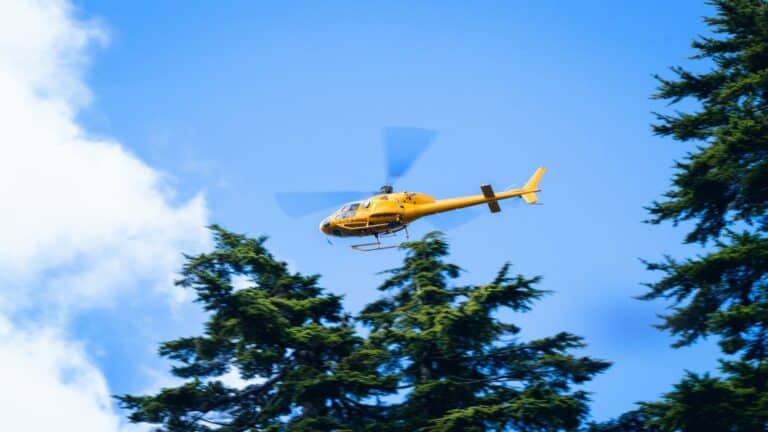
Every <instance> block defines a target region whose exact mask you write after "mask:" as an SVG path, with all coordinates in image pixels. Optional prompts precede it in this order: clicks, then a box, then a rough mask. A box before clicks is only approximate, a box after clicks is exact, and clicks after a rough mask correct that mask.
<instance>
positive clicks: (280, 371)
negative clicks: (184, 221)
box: [119, 226, 394, 432]
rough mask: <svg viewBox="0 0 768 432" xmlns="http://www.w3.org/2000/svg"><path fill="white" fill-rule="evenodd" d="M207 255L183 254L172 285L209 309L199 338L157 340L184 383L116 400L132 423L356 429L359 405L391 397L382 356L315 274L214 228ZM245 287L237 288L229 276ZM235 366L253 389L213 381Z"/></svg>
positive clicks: (178, 427)
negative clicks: (380, 363) (292, 267)
mask: <svg viewBox="0 0 768 432" xmlns="http://www.w3.org/2000/svg"><path fill="white" fill-rule="evenodd" d="M212 231H213V234H214V238H215V240H216V247H215V250H214V251H213V252H210V253H204V254H201V255H197V256H188V257H187V263H186V264H185V265H184V268H183V271H182V278H181V279H180V280H179V281H178V282H177V284H179V285H181V286H184V287H188V288H191V289H194V290H195V291H196V292H197V301H198V302H200V303H201V304H202V305H203V307H204V308H205V310H207V311H209V312H210V318H209V319H208V321H207V322H206V324H205V334H204V335H203V336H198V337H188V338H181V339H177V340H174V341H170V342H166V343H164V344H162V346H161V348H160V355H162V356H164V357H166V358H169V359H171V360H174V361H175V362H176V363H177V364H176V366H174V367H173V374H174V375H175V376H177V377H180V378H183V379H185V380H186V382H185V384H184V385H181V386H179V387H175V388H166V389H163V390H162V391H161V392H160V393H159V394H157V395H154V396H121V397H119V400H120V402H121V404H122V406H123V407H125V408H127V409H128V410H129V411H130V412H131V414H130V419H131V421H134V422H148V423H155V424H159V425H162V427H161V428H160V429H159V430H162V431H173V432H181V431H184V432H190V431H210V430H217V431H222V432H223V431H226V432H230V431H256V430H259V431H270V432H278V431H322V430H326V431H328V430H363V429H364V427H365V425H366V424H367V423H368V422H370V421H371V419H372V418H373V419H375V418H376V416H377V415H378V414H377V413H378V411H379V409H378V408H377V407H373V406H368V405H366V404H364V403H362V401H363V399H365V398H366V397H369V396H372V395H378V394H386V393H391V392H392V391H393V384H394V383H393V382H392V381H391V380H389V379H388V378H387V377H382V376H380V375H379V374H377V373H376V371H375V370H376V367H377V365H376V364H374V363H372V359H375V358H378V357H380V356H381V354H380V353H378V352H375V351H374V350H372V349H370V348H366V349H363V347H362V343H363V340H362V339H361V338H360V337H359V336H357V335H356V334H355V330H354V327H353V325H352V323H350V322H349V319H348V318H347V317H346V316H345V315H343V314H342V307H341V301H340V300H341V299H340V298H339V297H338V296H334V295H329V294H326V293H324V292H323V290H322V289H321V288H318V287H317V285H316V284H317V279H318V277H317V276H303V275H300V274H296V273H290V272H289V271H288V270H287V268H286V265H285V263H283V262H279V261H277V260H275V259H274V257H273V256H272V255H271V254H269V252H267V251H266V249H264V246H263V242H264V238H260V239H250V238H247V237H245V236H242V235H238V234H233V233H230V232H227V231H225V230H223V229H222V228H219V227H217V226H213V227H212ZM235 276H240V277H245V278H247V280H248V281H250V287H248V288H246V289H241V290H236V289H235V288H234V287H233V284H232V281H233V277H235ZM230 370H236V371H238V372H239V374H240V376H241V377H242V378H243V379H245V380H248V381H249V382H250V384H249V385H248V386H246V387H244V388H241V389H237V388H230V387H227V386H226V385H225V384H223V383H222V382H221V381H220V380H219V378H220V377H221V375H223V374H225V373H227V372H228V371H230Z"/></svg>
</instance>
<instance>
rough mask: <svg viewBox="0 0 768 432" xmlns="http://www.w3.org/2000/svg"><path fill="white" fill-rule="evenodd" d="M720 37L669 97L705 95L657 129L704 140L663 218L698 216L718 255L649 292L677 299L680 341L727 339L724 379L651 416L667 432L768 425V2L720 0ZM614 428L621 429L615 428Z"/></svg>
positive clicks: (681, 72)
mask: <svg viewBox="0 0 768 432" xmlns="http://www.w3.org/2000/svg"><path fill="white" fill-rule="evenodd" d="M711 4H712V5H713V6H714V7H715V8H716V10H717V14H716V16H715V17H712V18H707V19H706V22H707V23H708V24H709V26H710V28H711V30H712V31H713V33H714V34H715V36H714V37H701V38H699V39H698V40H696V41H695V42H694V43H693V47H694V48H695V49H696V50H697V54H696V55H695V56H694V57H693V58H694V59H699V60H705V61H706V66H707V67H709V68H710V69H709V70H708V71H706V72H703V73H697V72H691V71H688V70H685V69H683V68H679V67H678V68H673V72H674V73H675V75H676V78H675V79H663V78H659V80H660V83H661V85H660V87H659V92H658V94H657V95H656V97H657V98H659V99H666V100H669V101H670V102H671V103H673V104H674V103H677V102H679V101H681V100H689V101H692V102H694V106H696V108H695V110H694V111H693V112H676V113H675V114H674V115H661V114H659V115H657V116H658V119H659V123H658V124H656V125H655V126H654V131H655V132H656V133H657V134H659V135H662V136H671V137H672V138H674V139H676V140H680V141H688V140H694V141H698V142H699V145H698V146H697V148H696V150H695V151H693V152H690V153H688V155H687V156H686V158H685V159H684V160H683V161H682V162H678V163H677V164H676V168H677V173H676V175H675V177H674V180H673V187H672V190H670V191H669V192H667V193H666V195H665V196H666V200H664V201H661V202H655V203H653V205H652V206H651V207H650V208H649V211H650V213H651V215H652V216H653V218H652V220H651V222H653V223H660V222H663V221H671V222H673V223H675V224H676V223H678V222H681V221H690V222H692V227H693V228H692V230H691V231H690V232H689V233H688V235H687V237H686V242H688V243H700V244H702V245H707V246H708V247H707V252H706V253H704V254H703V255H701V256H697V257H695V258H692V259H686V260H682V261H679V260H674V259H672V258H670V257H666V258H665V259H664V261H662V262H659V263H649V264H648V268H649V269H651V270H656V271H661V272H663V273H664V275H665V276H664V277H663V278H662V279H661V280H660V281H659V282H657V283H653V284H650V285H649V287H650V291H649V292H648V293H647V294H645V295H644V296H643V297H642V298H643V299H645V300H652V299H657V298H664V299H669V300H672V302H673V304H674V307H673V308H672V311H671V312H670V313H669V314H667V315H665V316H663V317H662V318H663V320H664V321H663V323H662V324H661V325H659V327H660V328H662V329H665V330H669V331H670V332H671V333H672V334H674V335H676V336H677V337H678V340H677V342H676V343H675V344H674V346H676V347H681V346H685V345H689V344H692V343H694V342H696V341H697V340H699V339H700V338H702V337H706V336H710V335H715V336H717V338H718V341H719V343H720V346H721V348H722V350H723V352H724V353H725V354H727V355H730V356H732V357H731V359H730V360H727V361H723V362H721V368H720V369H721V371H722V375H721V376H720V377H712V376H710V375H707V374H705V375H697V374H694V373H688V374H687V375H686V376H685V377H684V378H683V380H682V381H681V382H680V383H679V384H677V385H676V386H675V388H674V390H672V391H671V392H669V393H667V394H665V395H664V396H663V398H662V400H661V401H659V402H652V403H643V404H641V409H640V413H641V417H642V418H641V419H640V420H641V421H642V422H643V423H644V424H645V426H646V427H654V428H658V429H659V430H662V431H728V432H742V431H749V432H751V431H761V432H765V431H766V430H768V402H767V401H766V398H767V397H766V394H768V391H767V390H768V389H767V388H766V385H767V384H768V375H766V370H768V357H767V354H768V237H767V236H766V234H767V233H768V216H767V214H766V207H767V206H768V2H766V1H765V0H715V1H712V2H711ZM609 430H610V429H609Z"/></svg>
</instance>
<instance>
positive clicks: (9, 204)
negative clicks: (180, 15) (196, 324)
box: [0, 0, 209, 432]
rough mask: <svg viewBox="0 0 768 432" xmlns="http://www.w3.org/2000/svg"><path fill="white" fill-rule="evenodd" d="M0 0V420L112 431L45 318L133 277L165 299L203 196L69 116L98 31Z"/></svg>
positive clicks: (105, 410) (58, 14)
mask: <svg viewBox="0 0 768 432" xmlns="http://www.w3.org/2000/svg"><path fill="white" fill-rule="evenodd" d="M0 10H1V11H2V13H0V95H2V97H0V124H1V125H2V126H0V238H2V242H0V379H1V380H2V382H3V386H0V406H2V407H3V408H4V411H6V409H7V412H6V414H4V415H3V423H4V425H5V426H7V427H8V429H11V430H29V431H38V430H39V431H44V430H54V429H55V430H78V431H86V432H89V431H98V432H105V431H114V430H118V429H119V428H120V425H119V420H118V417H117V416H116V415H115V413H114V412H113V411H112V408H111V401H110V399H109V396H108V394H109V392H108V389H107V385H106V383H105V380H104V377H103V375H102V374H101V372H100V371H99V370H98V369H97V368H96V367H95V366H93V364H92V362H91V361H90V359H89V358H88V357H87V356H86V355H85V354H84V353H83V350H82V349H81V348H80V346H79V345H78V344H77V343H76V340H75V338H73V337H72V336H68V335H64V334H62V333H61V332H60V331H54V330H52V329H53V328H57V327H58V326H60V325H61V324H63V323H66V320H67V319H68V318H70V317H72V316H73V315H75V314H77V313H78V312H79V311H82V310H84V309H87V308H93V307H98V306H103V305H107V304H110V303H112V302H114V301H116V300H117V299H118V298H119V297H120V296H125V295H128V294H131V293H136V292H139V290H141V289H146V287H152V288H153V289H160V290H166V292H167V293H168V294H169V296H170V298H172V299H176V300H178V299H179V298H180V295H181V294H180V292H179V291H176V290H174V289H173V288H172V287H173V286H172V284H171V283H169V282H170V280H171V279H172V278H173V273H174V272H175V271H176V270H177V269H178V268H179V266H180V263H181V255H180V254H181V252H182V251H186V252H190V251H195V250H199V249H200V248H202V247H205V246H206V245H207V244H208V241H209V239H208V234H207V232H206V230H205V229H204V226H205V224H206V208H205V203H204V199H203V198H202V196H198V197H195V198H193V199H191V200H189V201H188V202H186V203H183V204H181V205H178V206H174V205H172V204H171V203H170V201H171V198H173V197H171V196H169V191H168V187H167V185H166V184H165V182H164V180H163V175H162V174H161V173H159V172H157V171H156V170H154V169H153V168H151V167H149V166H147V165H146V164H144V163H143V162H142V161H140V160H138V159H137V158H136V157H135V156H133V155H131V154H130V153H129V152H128V151H126V150H125V148H123V147H122V146H121V145H120V144H119V143H117V142H114V141H110V140H106V139H95V138H93V137H89V136H88V134H87V133H86V132H85V131H84V130H83V129H82V128H81V127H80V126H79V125H78V124H77V123H76V121H75V115H76V114H77V112H78V110H79V109H81V108H82V107H83V106H84V104H87V103H88V101H89V99H90V94H89V91H88V89H87V87H86V85H85V84H84V81H83V71H84V68H85V67H86V66H87V61H88V58H89V50H90V49H91V47H93V46H94V44H100V43H104V42H106V39H107V38H106V33H105V31H104V29H103V27H102V26H101V25H100V24H99V23H98V22H93V21H82V20H79V19H77V18H75V17H74V16H73V11H72V6H71V5H70V4H69V3H68V2H67V1H65V0H28V1H23V0H0ZM30 309H34V310H37V311H38V312H44V314H42V315H41V314H36V315H35V316H47V317H48V318H47V319H46V321H45V322H37V323H35V328H34V329H30V328H29V325H28V323H24V322H23V317H20V316H19V315H20V314H19V311H21V310H30ZM41 407H42V409H44V410H45V411H46V414H45V415H44V416H41V415H39V412H40V411H39V410H40V409H41ZM8 413H10V416H11V417H10V418H11V420H10V425H9V423H8V421H9V417H8ZM70 425H71V426H70ZM12 426H16V427H12Z"/></svg>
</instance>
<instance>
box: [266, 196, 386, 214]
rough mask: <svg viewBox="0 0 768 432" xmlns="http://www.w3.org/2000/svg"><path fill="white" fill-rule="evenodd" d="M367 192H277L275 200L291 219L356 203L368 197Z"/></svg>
mask: <svg viewBox="0 0 768 432" xmlns="http://www.w3.org/2000/svg"><path fill="white" fill-rule="evenodd" d="M370 195H371V194H370V193H368V192H358V191H338V192H279V193H276V194H275V199H277V203H278V204H279V205H280V208H282V209H283V211H284V212H285V213H286V214H287V215H288V216H291V217H301V216H305V215H308V214H310V213H314V212H316V211H320V210H324V209H329V208H333V207H339V206H341V205H342V204H344V203H347V202H349V201H357V200H361V199H363V198H366V197H368V196H370Z"/></svg>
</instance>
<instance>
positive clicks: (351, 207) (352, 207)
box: [347, 202, 360, 211]
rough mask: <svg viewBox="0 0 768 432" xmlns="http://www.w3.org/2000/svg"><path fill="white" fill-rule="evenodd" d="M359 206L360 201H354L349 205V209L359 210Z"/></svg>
mask: <svg viewBox="0 0 768 432" xmlns="http://www.w3.org/2000/svg"><path fill="white" fill-rule="evenodd" d="M358 207H360V203H359V202H356V203H352V204H350V205H349V209H347V210H349V211H355V210H357V208H358Z"/></svg>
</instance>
